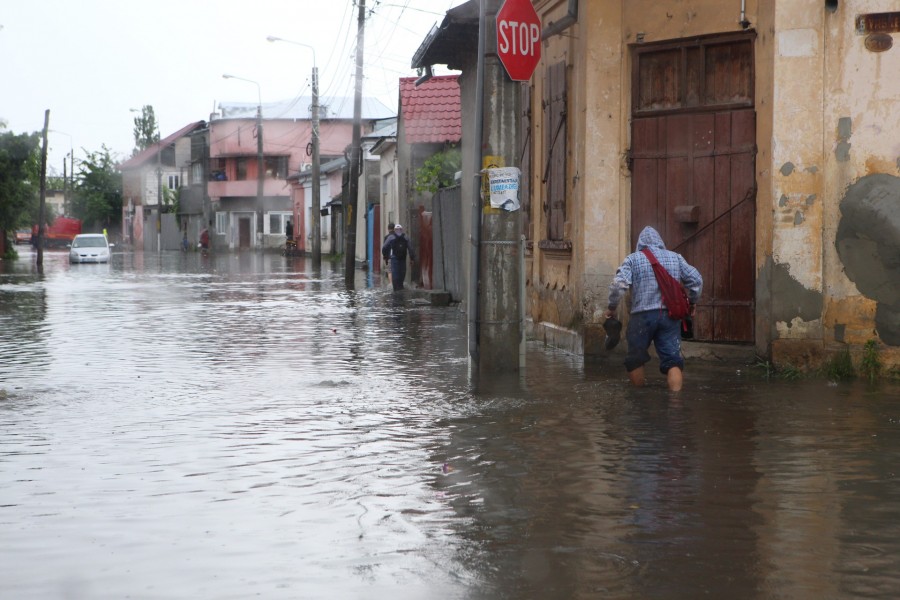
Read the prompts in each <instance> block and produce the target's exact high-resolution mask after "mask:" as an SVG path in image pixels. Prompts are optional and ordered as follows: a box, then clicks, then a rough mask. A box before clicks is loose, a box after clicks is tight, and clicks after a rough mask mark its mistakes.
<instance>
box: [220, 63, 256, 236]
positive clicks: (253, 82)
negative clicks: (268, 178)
mask: <svg viewBox="0 0 900 600" xmlns="http://www.w3.org/2000/svg"><path fill="white" fill-rule="evenodd" d="M222 78H223V79H238V80H240V81H246V82H247V83H252V84H253V85H255V86H256V94H257V98H258V100H259V102H258V103H257V105H256V208H257V210H258V211H259V224H258V225H257V226H256V232H257V233H258V234H261V233H262V231H263V202H262V199H263V177H264V176H265V174H264V173H263V124H262V90H261V89H260V87H259V82H257V81H254V80H252V79H245V78H244V77H238V76H237V75H228V74H227V73H226V74H223V75H222Z"/></svg>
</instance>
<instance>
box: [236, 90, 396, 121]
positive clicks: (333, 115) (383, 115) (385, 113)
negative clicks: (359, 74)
mask: <svg viewBox="0 0 900 600" xmlns="http://www.w3.org/2000/svg"><path fill="white" fill-rule="evenodd" d="M319 105H320V108H319V118H320V119H346V120H352V119H353V98H352V97H350V96H335V97H334V98H320V99H319ZM311 106H312V97H311V96H300V97H297V98H293V99H291V100H279V101H278V102H263V104H262V116H263V118H264V119H287V120H307V119H310V118H311V113H310V107H311ZM256 107H257V104H256V103H253V102H220V103H219V112H220V113H221V115H222V116H221V118H223V119H255V118H256ZM396 116H397V111H395V110H393V109H392V108H390V107H389V106H387V105H386V104H384V103H383V102H382V101H381V100H379V99H378V98H371V97H364V98H363V99H362V118H363V120H365V121H372V120H378V119H389V118H392V117H396Z"/></svg>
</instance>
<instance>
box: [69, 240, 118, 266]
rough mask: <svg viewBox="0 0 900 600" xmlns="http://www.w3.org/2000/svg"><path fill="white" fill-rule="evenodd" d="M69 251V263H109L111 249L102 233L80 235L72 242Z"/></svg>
mask: <svg viewBox="0 0 900 600" xmlns="http://www.w3.org/2000/svg"><path fill="white" fill-rule="evenodd" d="M69 247H70V250H69V262H70V263H89V262H94V263H105V262H109V249H110V247H112V244H110V243H109V242H108V241H107V240H106V236H105V235H103V234H102V233H80V234H78V235H76V236H75V239H73V240H72V243H71V244H70V246H69Z"/></svg>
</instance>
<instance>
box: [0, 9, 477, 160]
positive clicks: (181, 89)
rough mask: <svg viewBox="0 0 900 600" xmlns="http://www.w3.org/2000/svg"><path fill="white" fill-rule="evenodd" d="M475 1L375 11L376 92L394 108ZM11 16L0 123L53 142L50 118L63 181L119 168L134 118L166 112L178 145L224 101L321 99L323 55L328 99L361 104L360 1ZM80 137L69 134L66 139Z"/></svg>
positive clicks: (370, 46)
mask: <svg viewBox="0 0 900 600" xmlns="http://www.w3.org/2000/svg"><path fill="white" fill-rule="evenodd" d="M463 1H464V0H388V1H382V2H378V3H377V4H376V1H375V0H367V2H366V4H367V8H372V7H373V5H374V11H373V12H372V13H371V15H370V17H369V18H368V20H367V23H366V32H365V35H366V37H365V40H366V44H365V46H366V48H365V63H366V66H365V79H364V84H363V93H364V94H365V95H367V96H369V95H371V96H375V97H377V98H379V99H380V100H381V101H382V102H384V103H385V104H387V105H388V106H391V107H396V104H397V79H398V78H399V77H403V76H414V75H415V74H416V73H415V72H414V71H413V70H411V69H410V68H409V63H410V60H411V58H412V55H413V53H414V52H415V50H416V49H417V48H418V47H419V45H420V44H421V42H422V40H423V39H424V38H425V36H426V35H427V33H428V31H429V30H430V29H431V27H432V25H434V24H435V23H439V22H440V21H441V20H442V18H443V15H444V13H445V12H446V11H447V9H449V8H450V7H453V6H457V5H459V4H462V3H463ZM3 4H4V6H3V10H2V11H0V26H2V29H0V86H2V90H3V92H2V94H0V120H3V121H5V122H6V125H7V129H6V130H8V131H12V132H15V133H24V132H32V131H40V130H41V128H42V127H43V119H44V110H45V109H50V128H51V130H55V131H58V132H61V133H51V134H50V138H49V142H50V146H51V153H50V158H49V164H50V167H51V168H52V169H54V170H55V171H57V172H61V170H62V163H63V157H64V156H65V155H66V154H67V153H68V152H69V149H70V147H73V148H74V150H75V159H76V161H78V160H80V159H81V158H83V157H84V152H83V151H82V150H81V149H82V148H84V149H85V150H87V151H95V150H99V149H100V147H101V144H106V145H107V146H108V147H110V148H111V149H112V151H113V152H114V154H116V155H118V157H119V158H123V159H124V158H126V157H128V156H130V153H131V150H132V148H133V146H134V138H133V134H132V129H133V126H134V124H133V119H134V116H135V115H134V114H132V113H131V112H129V109H131V108H140V107H141V106H143V105H144V104H151V105H153V107H154V109H155V111H156V115H157V118H158V120H159V123H160V128H161V133H162V135H163V136H166V135H168V134H170V133H172V132H174V131H176V130H177V129H179V128H181V127H182V126H184V125H186V124H188V123H190V122H193V121H198V120H201V119H204V120H205V119H208V118H209V115H210V113H211V112H212V111H213V110H214V107H215V106H216V104H217V103H218V102H228V101H235V102H256V101H257V88H256V86H255V85H253V84H252V83H247V82H245V81H239V80H233V79H232V80H226V79H223V78H222V74H223V73H229V74H232V75H237V76H239V77H243V78H246V79H252V80H255V81H256V82H258V83H259V86H260V91H261V94H262V100H263V102H271V101H276V100H285V99H290V98H294V97H296V96H299V95H308V94H309V79H310V72H311V70H312V52H311V51H310V50H308V49H307V48H303V47H300V46H295V45H291V44H285V43H270V42H267V41H266V37H267V36H269V35H274V36H278V37H282V38H285V39H291V40H295V41H297V42H303V43H306V44H309V45H311V46H314V47H315V53H316V62H317V64H318V67H319V87H320V93H321V95H322V96H323V97H325V98H328V97H329V96H352V95H353V91H354V83H353V74H354V70H355V63H354V59H355V54H354V53H355V46H356V17H357V9H356V7H355V6H354V3H353V0H255V1H254V2H238V1H237V0H215V1H212V0H155V1H154V2H134V1H131V0H117V1H114V0H83V1H81V2H72V1H71V0H33V1H31V2H11V1H10V2H4V3H3ZM66 134H68V135H66Z"/></svg>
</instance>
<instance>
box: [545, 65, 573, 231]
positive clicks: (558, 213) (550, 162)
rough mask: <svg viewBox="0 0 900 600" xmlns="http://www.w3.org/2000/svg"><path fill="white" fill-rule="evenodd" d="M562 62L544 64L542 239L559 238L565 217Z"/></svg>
mask: <svg viewBox="0 0 900 600" xmlns="http://www.w3.org/2000/svg"><path fill="white" fill-rule="evenodd" d="M566 105H567V92H566V63H565V61H562V62H558V63H556V64H554V65H551V66H549V67H547V77H546V83H545V87H544V152H545V153H546V154H545V158H544V161H545V163H544V164H543V165H542V167H543V169H542V170H543V173H542V174H541V175H542V179H543V184H544V194H545V196H544V197H545V198H546V202H545V204H544V206H545V208H544V218H545V219H546V235H547V237H546V239H547V240H550V241H554V242H562V241H563V235H564V231H565V221H566V153H567V150H566V141H567V140H566V138H567V137H568V131H567V129H568V127H567V125H566Z"/></svg>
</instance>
